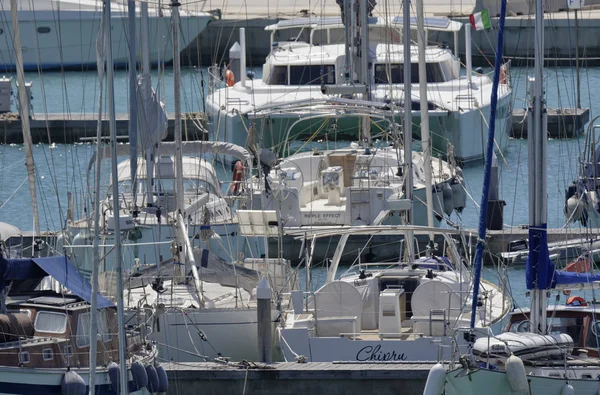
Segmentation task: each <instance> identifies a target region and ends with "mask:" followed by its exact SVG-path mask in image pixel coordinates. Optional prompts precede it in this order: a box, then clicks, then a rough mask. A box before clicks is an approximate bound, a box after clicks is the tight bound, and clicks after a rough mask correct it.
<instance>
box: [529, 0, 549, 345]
mask: <svg viewBox="0 0 600 395" xmlns="http://www.w3.org/2000/svg"><path fill="white" fill-rule="evenodd" d="M534 42H535V49H534V54H535V58H534V60H535V63H534V65H535V69H534V76H535V77H534V78H535V80H534V86H533V95H532V96H533V97H532V102H533V119H532V124H533V125H531V123H530V126H533V133H532V138H530V139H529V206H530V209H529V258H528V262H527V265H528V267H527V269H528V270H527V271H528V273H531V275H532V277H531V278H528V279H527V280H528V281H527V288H528V289H530V290H531V313H530V320H531V325H530V330H531V331H532V332H533V333H541V334H545V333H546V329H547V322H546V309H547V304H548V301H547V298H546V292H547V289H548V287H549V286H550V281H551V280H550V279H551V276H552V273H551V272H550V269H549V262H548V259H549V258H548V253H547V248H548V247H547V222H548V221H547V203H546V200H547V196H546V194H547V179H546V165H547V159H548V154H547V151H546V148H547V138H546V135H545V134H546V120H547V114H546V108H545V102H544V97H543V95H544V91H543V86H544V69H543V68H544V9H543V3H542V1H541V0H537V1H536V5H535V38H534Z"/></svg>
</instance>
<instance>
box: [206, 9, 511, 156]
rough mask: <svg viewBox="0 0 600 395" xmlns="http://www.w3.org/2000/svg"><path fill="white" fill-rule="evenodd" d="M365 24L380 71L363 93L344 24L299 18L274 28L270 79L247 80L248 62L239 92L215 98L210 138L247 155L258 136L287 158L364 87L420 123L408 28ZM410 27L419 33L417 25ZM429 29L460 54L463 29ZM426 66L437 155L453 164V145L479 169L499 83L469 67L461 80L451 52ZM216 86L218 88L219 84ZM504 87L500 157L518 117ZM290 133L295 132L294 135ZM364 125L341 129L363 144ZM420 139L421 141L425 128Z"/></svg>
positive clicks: (430, 50) (430, 23) (436, 53)
mask: <svg viewBox="0 0 600 395" xmlns="http://www.w3.org/2000/svg"><path fill="white" fill-rule="evenodd" d="M366 23H367V24H368V25H369V31H370V35H369V42H368V46H367V47H366V51H367V52H368V53H369V57H370V59H371V60H370V62H371V63H372V67H369V71H368V73H367V80H366V81H364V82H363V83H362V84H359V83H357V81H358V74H352V73H351V72H350V71H349V70H350V66H351V65H352V60H351V56H352V55H351V54H352V51H355V49H353V47H350V49H348V48H347V45H346V44H344V41H345V40H347V35H348V31H346V30H345V28H344V23H343V22H342V20H341V19H340V18H300V19H294V20H290V21H281V22H279V23H278V24H276V25H272V26H269V27H267V29H268V30H271V31H272V39H271V45H272V48H273V49H272V51H271V53H270V55H269V56H268V57H267V59H266V61H265V64H264V66H263V72H262V78H253V79H252V81H249V80H247V78H246V75H245V73H246V71H245V67H243V65H244V64H245V60H244V59H241V63H242V70H241V75H240V76H239V82H236V83H235V84H232V85H231V86H224V83H222V84H223V86H222V87H219V88H218V89H214V90H213V91H212V92H211V93H210V94H209V96H208V100H207V114H208V117H209V133H210V136H211V138H212V139H214V140H219V141H228V142H233V143H235V144H237V145H240V146H244V147H245V146H248V145H249V144H251V143H252V141H253V140H254V141H256V140H257V138H258V137H257V136H260V144H261V147H263V148H270V149H272V150H274V151H276V152H281V151H282V149H283V146H284V144H285V142H286V141H287V140H288V139H297V138H308V137H309V136H311V135H313V134H314V133H315V132H316V131H317V130H319V128H320V127H321V125H322V123H323V119H325V118H327V116H328V115H330V114H332V113H333V112H334V111H341V112H343V109H341V108H338V109H332V108H331V107H330V106H329V105H328V103H327V101H328V100H329V99H338V98H343V97H345V96H346V95H349V94H352V93H359V92H364V91H365V86H364V84H370V86H371V87H372V88H370V100H372V101H377V102H380V103H385V104H388V106H396V107H400V108H401V107H404V106H405V103H406V102H410V106H411V109H412V112H413V115H414V117H415V119H419V118H420V115H421V107H420V105H419V104H418V103H419V93H413V94H412V95H411V100H410V101H408V100H405V99H404V92H403V88H402V84H403V69H404V49H403V48H402V45H401V44H399V43H398V42H399V39H400V38H401V37H402V35H401V32H400V27H401V26H402V25H403V19H402V18H399V17H398V18H394V19H392V20H385V19H383V18H372V17H371V18H368V20H367V21H366ZM410 23H411V26H412V24H413V23H414V22H413V21H412V20H411V22H410ZM425 29H426V30H432V31H435V30H441V31H446V32H451V33H453V34H454V35H455V40H454V42H455V46H457V45H458V41H457V34H458V31H459V30H460V29H461V24H460V23H458V22H454V21H450V20H448V19H444V18H428V19H427V20H426V27H425ZM467 36H468V35H467ZM276 40H278V41H276ZM409 51H410V60H409V61H407V62H410V63H411V65H412V66H411V68H413V69H414V70H415V71H416V67H417V53H418V51H417V49H416V46H411V48H410V50H409ZM455 51H456V48H455ZM242 52H243V51H242ZM426 63H427V66H426V67H427V76H426V78H427V94H428V106H427V111H428V113H429V116H430V118H431V122H430V128H431V130H432V144H433V148H434V150H435V151H437V152H439V153H441V154H442V155H446V154H447V153H448V145H452V147H453V148H452V150H453V155H454V157H456V159H457V160H459V161H462V162H468V161H472V160H480V159H481V158H483V155H484V147H485V142H486V133H484V131H485V130H487V126H486V122H485V119H486V118H487V116H488V114H489V108H490V107H489V105H490V102H489V97H490V91H491V80H490V79H489V78H488V77H487V76H486V75H481V74H477V73H473V72H472V70H471V69H470V67H469V68H467V70H466V76H460V63H459V61H458V59H457V58H456V57H455V55H454V54H453V52H452V51H451V50H450V49H447V48H446V47H443V46H433V45H432V46H428V47H427V48H426ZM467 64H468V65H470V62H468V63H467ZM503 67H505V66H503ZM236 72H237V70H236ZM215 74H216V75H218V74H219V73H218V71H216V70H214V69H213V76H215ZM413 74H414V75H415V77H414V78H413V80H412V83H413V84H415V85H416V84H418V83H419V81H418V79H417V78H416V73H413ZM215 79H216V80H218V76H217V77H216V78H215ZM236 81H237V78H236ZM232 82H233V81H232ZM505 82H507V83H506V84H503V85H502V87H501V91H500V92H501V93H500V101H499V106H498V112H499V114H498V118H497V129H498V131H499V133H498V136H497V143H498V145H499V147H500V148H503V147H504V145H505V144H506V142H507V141H508V135H507V134H506V132H507V120H508V119H509V115H510V111H509V109H510V94H511V89H510V85H509V84H508V81H505ZM348 85H349V86H348ZM318 115H320V117H317V116H318ZM396 116H398V117H399V114H398V113H396ZM303 117H305V118H306V119H305V120H304V121H303V122H297V121H298V119H299V118H303ZM292 125H294V126H295V129H294V130H292V131H289V132H288V129H289V128H290V127H291V126H292ZM358 125H360V122H357V120H356V118H354V117H352V116H348V117H344V118H341V119H336V120H335V126H336V134H337V135H339V136H345V137H346V139H348V137H350V138H356V136H357V135H358V131H357V127H358ZM413 133H415V135H416V136H419V135H420V129H419V128H418V122H416V123H415V125H414V129H413ZM341 138H342V137H339V139H341ZM330 140H333V138H330Z"/></svg>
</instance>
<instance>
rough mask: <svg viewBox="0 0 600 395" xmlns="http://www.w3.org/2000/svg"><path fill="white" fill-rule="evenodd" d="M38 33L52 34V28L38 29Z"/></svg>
mask: <svg viewBox="0 0 600 395" xmlns="http://www.w3.org/2000/svg"><path fill="white" fill-rule="evenodd" d="M37 32H38V33H40V34H46V33H50V28H49V27H47V26H43V27H38V28H37Z"/></svg>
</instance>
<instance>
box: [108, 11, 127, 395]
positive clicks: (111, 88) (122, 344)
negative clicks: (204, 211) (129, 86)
mask: <svg viewBox="0 0 600 395" xmlns="http://www.w3.org/2000/svg"><path fill="white" fill-rule="evenodd" d="M110 1H111V0H104V12H105V13H106V15H105V17H104V21H105V23H106V24H105V25H104V35H105V36H104V37H105V41H104V48H105V49H106V64H107V67H106V71H107V81H106V82H107V84H106V91H107V92H106V94H107V96H108V120H109V122H108V127H109V130H110V138H111V144H112V147H111V148H112V160H111V164H112V166H111V170H112V171H111V174H112V197H113V215H114V219H115V229H114V237H115V260H116V262H115V263H116V265H115V266H116V272H117V273H116V276H117V295H116V296H117V325H118V338H119V364H120V365H121V369H119V371H120V376H121V377H120V383H121V391H122V393H124V394H126V393H127V392H128V391H127V389H128V380H127V359H126V354H125V349H126V348H127V339H126V338H125V314H124V311H123V301H124V300H125V299H124V297H123V256H122V247H121V226H120V214H121V213H120V204H119V171H118V168H117V123H116V119H115V79H114V66H113V57H112V37H111V36H112V35H111V28H110V14H111V7H110Z"/></svg>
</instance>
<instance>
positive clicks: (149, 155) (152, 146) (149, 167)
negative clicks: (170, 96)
mask: <svg viewBox="0 0 600 395" xmlns="http://www.w3.org/2000/svg"><path fill="white" fill-rule="evenodd" d="M140 11H141V14H142V15H141V16H142V23H141V28H142V32H141V34H140V39H141V46H142V74H144V75H147V76H148V80H150V71H151V68H150V42H149V38H150V28H149V20H150V18H149V16H148V2H146V1H142V4H141V7H140ZM149 85H150V86H151V85H152V84H151V83H149ZM144 114H145V115H146V118H145V122H146V124H145V129H148V126H149V125H148V124H149V122H150V120H149V119H148V117H147V115H148V114H146V111H144ZM144 150H145V152H144V157H145V159H146V206H147V207H153V206H154V199H153V196H152V192H153V190H154V158H155V157H156V150H157V147H156V143H155V142H154V139H146V145H145V147H144Z"/></svg>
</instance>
